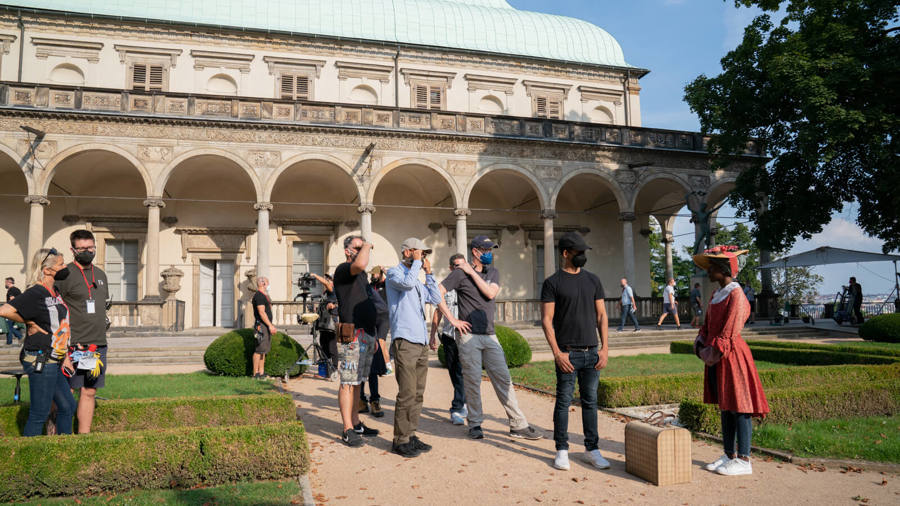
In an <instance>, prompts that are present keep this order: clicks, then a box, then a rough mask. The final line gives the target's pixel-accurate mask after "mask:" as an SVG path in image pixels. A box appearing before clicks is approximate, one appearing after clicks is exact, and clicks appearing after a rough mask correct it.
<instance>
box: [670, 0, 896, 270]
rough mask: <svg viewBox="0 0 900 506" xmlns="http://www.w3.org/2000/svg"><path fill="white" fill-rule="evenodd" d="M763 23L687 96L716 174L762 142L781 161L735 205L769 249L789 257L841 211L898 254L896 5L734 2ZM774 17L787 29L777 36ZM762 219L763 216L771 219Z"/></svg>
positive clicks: (883, 0)
mask: <svg viewBox="0 0 900 506" xmlns="http://www.w3.org/2000/svg"><path fill="white" fill-rule="evenodd" d="M734 2H735V6H736V7H739V6H745V7H751V6H756V7H759V8H760V9H762V10H763V11H764V14H762V15H760V16H758V17H756V18H755V19H754V20H753V22H752V23H751V24H750V25H749V26H747V27H746V28H745V30H744V38H743V41H742V42H741V43H740V44H739V45H738V47H737V48H735V49H734V50H732V51H730V52H729V53H728V54H727V55H726V56H725V57H724V58H723V59H722V60H721V64H722V70H723V72H722V73H721V74H719V75H718V76H715V77H707V76H705V75H701V76H699V77H697V78H696V79H695V80H694V81H693V82H691V83H690V84H688V85H687V87H685V100H686V101H687V102H688V104H689V105H690V107H691V109H692V110H693V111H694V112H696V113H697V114H698V116H699V117H700V124H701V129H702V131H703V132H704V133H709V134H715V135H714V136H713V137H712V138H711V140H710V142H709V152H710V153H711V154H712V155H713V157H714V165H715V166H716V167H722V166H723V165H726V164H727V163H729V160H730V157H729V156H728V155H729V154H732V153H740V152H743V151H744V149H745V147H746V146H747V143H748V142H750V141H751V140H754V139H755V141H756V142H758V143H760V145H761V146H762V148H763V150H764V153H765V154H766V155H767V156H768V157H770V158H771V160H770V162H769V163H765V162H760V163H758V164H756V165H755V166H753V167H751V168H749V169H747V170H745V171H743V172H742V173H741V175H740V176H739V178H738V180H737V185H736V189H735V191H734V192H733V193H732V195H731V196H730V198H729V199H730V202H731V204H732V205H733V206H734V207H735V208H736V209H737V210H738V213H739V214H740V215H742V216H749V217H750V218H751V219H752V220H753V221H754V222H755V223H756V224H757V227H756V229H755V231H754V236H755V237H756V239H757V241H758V243H759V245H760V247H762V248H764V249H767V250H769V251H785V250H787V249H789V248H790V246H791V245H793V243H794V241H795V240H796V239H797V237H798V236H800V237H804V238H809V237H810V236H811V235H812V234H814V233H817V232H821V230H822V227H823V226H824V225H825V224H827V223H828V222H829V221H830V219H831V214H832V213H833V212H834V211H837V210H840V209H841V208H842V207H843V206H844V204H845V203H847V202H856V203H858V205H859V216H858V218H857V223H858V224H859V225H860V226H861V227H862V229H863V230H864V231H865V232H866V233H867V234H869V235H871V236H875V237H878V238H880V239H882V240H884V251H885V252H888V251H890V250H893V249H896V248H898V247H900V191H897V188H900V166H898V156H897V153H898V152H900V127H898V125H900V121H898V108H900V91H898V90H900V40H898V37H897V35H898V33H900V32H898V30H900V28H898V27H897V26H896V25H897V22H898V19H900V16H898V1H897V0H734ZM771 12H780V13H783V14H784V18H783V19H782V20H781V21H780V22H779V23H778V24H777V25H776V24H775V23H773V21H772V19H771V17H770V15H769V14H768V13H771ZM761 210H764V212H761Z"/></svg>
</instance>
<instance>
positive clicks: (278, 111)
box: [272, 104, 294, 121]
mask: <svg viewBox="0 0 900 506" xmlns="http://www.w3.org/2000/svg"><path fill="white" fill-rule="evenodd" d="M272 118H273V119H276V120H279V121H293V120H294V106H293V105H290V104H272Z"/></svg>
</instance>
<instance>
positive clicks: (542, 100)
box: [534, 97, 547, 118]
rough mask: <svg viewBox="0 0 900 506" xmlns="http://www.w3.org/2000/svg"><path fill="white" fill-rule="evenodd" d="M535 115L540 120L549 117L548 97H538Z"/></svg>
mask: <svg viewBox="0 0 900 506" xmlns="http://www.w3.org/2000/svg"><path fill="white" fill-rule="evenodd" d="M534 109H535V110H534V115H535V116H536V117H538V118H546V117H547V97H537V98H536V99H535V106H534Z"/></svg>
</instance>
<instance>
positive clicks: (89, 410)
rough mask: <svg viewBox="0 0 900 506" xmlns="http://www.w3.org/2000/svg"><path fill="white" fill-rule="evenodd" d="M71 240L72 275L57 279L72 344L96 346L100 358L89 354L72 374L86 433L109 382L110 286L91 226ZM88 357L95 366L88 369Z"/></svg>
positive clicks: (78, 348)
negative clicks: (97, 257)
mask: <svg viewBox="0 0 900 506" xmlns="http://www.w3.org/2000/svg"><path fill="white" fill-rule="evenodd" d="M69 241H70V242H71V244H72V253H74V254H75V261H74V262H72V263H70V264H69V265H68V269H69V275H68V277H67V278H66V279H64V280H61V281H59V280H58V281H56V289H57V290H59V292H60V294H61V295H62V298H63V300H64V301H65V303H66V305H68V307H69V321H70V323H71V325H72V339H71V341H70V346H72V347H74V349H75V351H85V352H87V351H89V350H90V349H91V348H93V349H94V350H95V355H96V359H93V358H86V359H85V362H84V363H82V364H80V365H79V364H76V366H78V367H77V368H76V371H75V374H74V375H72V377H71V378H69V386H70V387H71V388H72V390H78V391H79V396H78V411H77V416H78V433H79V434H86V433H88V432H90V431H91V423H92V422H93V419H94V405H95V402H96V400H95V399H96V396H97V389H99V388H103V386H104V384H105V383H106V367H107V363H106V351H107V350H106V344H107V342H106V301H107V299H109V286H108V285H107V281H106V273H105V272H103V270H101V269H100V268H99V267H97V266H95V265H94V264H93V262H94V255H95V254H96V252H97V246H96V245H95V243H94V234H92V233H91V232H90V231H89V230H76V231H74V232H72V234H71V235H69ZM97 360H99V362H97ZM88 361H90V362H91V365H92V367H90V368H89V369H85V368H84V366H85V365H86V364H87V363H88ZM94 365H95V366H94Z"/></svg>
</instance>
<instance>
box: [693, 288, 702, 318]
mask: <svg viewBox="0 0 900 506" xmlns="http://www.w3.org/2000/svg"><path fill="white" fill-rule="evenodd" d="M691 316H692V318H691V327H694V328H698V327H700V318H702V317H703V292H702V291H700V283H694V289H693V290H691Z"/></svg>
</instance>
